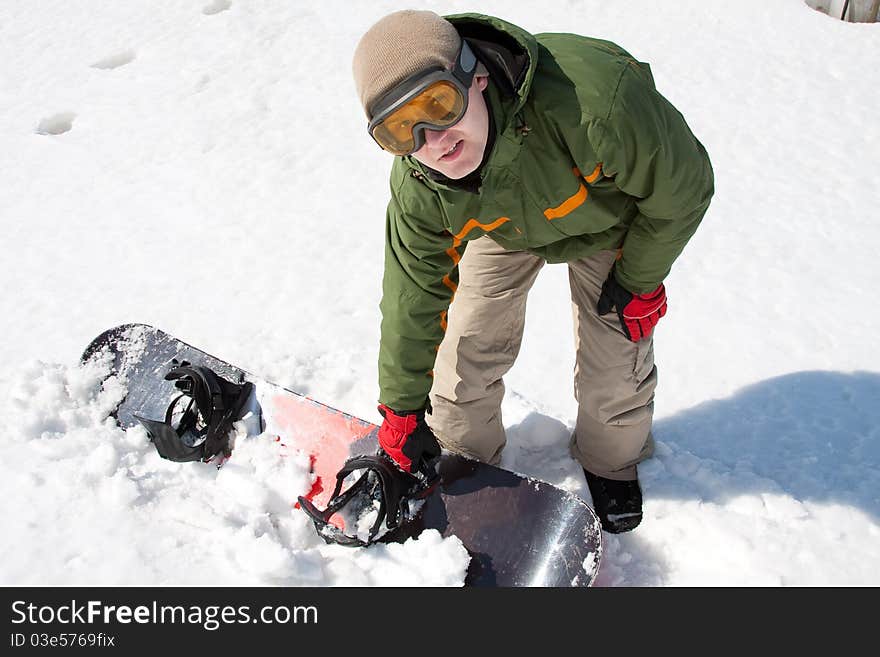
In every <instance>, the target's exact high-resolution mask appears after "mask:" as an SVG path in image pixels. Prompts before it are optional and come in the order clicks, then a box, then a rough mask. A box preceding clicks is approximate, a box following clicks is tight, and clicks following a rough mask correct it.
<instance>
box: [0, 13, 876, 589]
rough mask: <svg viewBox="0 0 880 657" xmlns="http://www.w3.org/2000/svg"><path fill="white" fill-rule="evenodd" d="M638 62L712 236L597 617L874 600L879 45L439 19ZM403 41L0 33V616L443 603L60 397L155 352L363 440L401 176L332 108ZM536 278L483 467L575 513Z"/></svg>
mask: <svg viewBox="0 0 880 657" xmlns="http://www.w3.org/2000/svg"><path fill="white" fill-rule="evenodd" d="M425 6H428V7H429V8H431V9H433V10H435V11H438V12H440V13H452V12H461V11H470V10H478V11H480V12H484V13H490V14H496V15H499V16H501V17H504V18H506V19H508V20H510V21H512V22H514V23H516V24H519V25H521V26H522V27H524V28H526V29H529V30H531V31H533V32H539V31H570V32H578V33H583V34H589V35H593V36H598V37H601V38H606V39H610V40H613V41H615V42H617V43H619V44H621V45H622V46H624V47H625V48H627V49H628V50H630V52H632V53H633V54H634V55H635V56H637V57H638V58H640V59H642V60H645V61H649V62H651V65H652V69H653V73H654V76H655V79H656V81H657V84H658V87H659V88H660V90H661V91H662V92H663V93H664V95H666V96H667V97H668V98H669V99H670V100H671V101H672V102H673V103H674V104H675V105H676V106H677V107H678V108H679V109H680V110H681V111H682V113H683V114H684V115H685V117H686V118H687V120H688V123H689V124H690V125H691V127H692V129H693V130H694V132H695V133H696V134H697V135H698V137H699V138H700V140H701V141H702V142H703V143H704V145H705V146H706V148H707V150H708V152H709V154H710V156H711V158H712V162H713V165H714V168H715V173H716V196H715V199H714V200H713V204H712V207H711V208H710V210H709V213H708V215H707V217H706V219H705V221H704V223H703V225H702V226H701V228H700V229H699V231H698V232H697V234H696V235H695V237H694V238H693V240H692V241H691V242H690V244H689V245H688V247H687V249H686V250H685V252H684V254H683V256H682V257H681V258H680V260H679V261H678V262H677V263H676V265H675V267H674V269H673V272H672V274H671V276H670V277H669V279H668V280H667V281H666V284H667V290H668V294H669V300H670V309H669V313H668V315H667V316H666V317H665V318H664V319H663V321H662V322H661V324H660V326H659V328H658V331H657V336H656V342H655V349H656V360H657V363H658V367H659V373H660V384H659V388H658V391H657V399H656V416H655V417H656V423H655V430H654V436H655V440H656V443H657V453H656V455H655V457H654V458H653V459H651V460H650V461H648V462H646V463H644V464H643V465H642V466H640V474H641V479H642V484H643V489H644V493H645V500H646V502H645V519H644V521H643V523H642V525H641V526H640V527H639V528H638V529H637V530H636V531H635V532H633V533H631V534H627V535H620V536H611V535H607V534H606V535H605V539H606V540H605V547H604V550H603V556H602V562H601V565H600V571H599V576H598V578H597V580H596V583H597V584H599V585H603V586H632V585H638V586H684V585H774V586H775V585H793V586H804V585H866V584H867V585H877V584H880V575H878V572H880V568H878V566H880V492H878V491H880V404H878V399H880V354H878V350H877V349H876V346H875V345H876V343H877V340H876V339H875V338H874V334H875V325H876V324H877V320H878V317H880V311H878V310H877V309H876V306H875V304H874V303H873V301H874V299H875V298H876V289H877V287H878V285H877V284H878V276H877V273H876V272H877V270H876V251H877V248H878V246H880V225H878V223H877V221H876V218H877V211H876V205H877V199H878V198H880V184H878V181H877V180H878V179H877V161H878V156H880V122H878V121H877V107H880V69H878V67H876V66H873V67H872V66H870V65H869V59H868V58H869V56H872V53H877V52H880V50H878V48H880V26H878V25H867V24H851V23H844V22H841V21H839V20H836V19H832V18H829V17H828V16H826V15H823V14H822V13H820V12H817V11H814V10H813V9H811V8H810V7H808V6H807V5H806V4H805V3H804V2H803V1H802V0H777V2H773V3H765V2H760V1H759V0H743V1H742V2H737V3H723V2H720V1H711V2H706V1H704V0H681V1H679V2H675V3H654V2H648V1H647V0H630V1H629V2H627V3H607V2H600V1H598V0H584V1H583V2H580V3H571V2H565V3H561V2H560V3H552V4H545V5H542V7H541V9H540V11H536V10H535V9H534V3H530V2H523V1H521V0H508V1H506V2H500V1H499V0H486V1H484V2H482V3H480V5H479V6H476V5H471V4H468V3H465V2H459V1H455V2H436V3H430V4H427V5H425ZM398 8H400V5H398V4H396V3H392V2H390V1H388V0H378V1H371V2H324V3H321V4H320V5H319V4H317V3H304V2H282V1H281V0H277V1H275V2H270V1H268V0H267V1H262V2H256V1H246V0H203V1H202V2H196V3H181V2H176V1H174V0H154V1H152V2H130V3H101V5H100V6H97V5H96V4H95V3H92V2H87V1H86V0H39V1H38V2H35V3H11V2H10V3H3V4H2V5H0V61H2V62H3V64H2V67H0V76H2V77H0V175H2V178H3V181H4V184H3V185H2V186H0V227H2V235H3V241H2V262H0V274H2V280H3V282H4V289H3V291H2V292H0V334H2V335H3V337H4V339H3V341H2V342H0V362H3V363H4V366H3V368H2V370H0V417H2V423H0V427H2V428H0V500H2V504H3V508H2V511H3V513H2V514H0V518H2V519H0V531H2V534H3V535H4V536H6V537H9V538H8V539H7V540H6V541H4V543H3V545H2V548H0V550H2V552H0V582H2V583H3V584H200V583H211V584H265V585H276V584H288V585H289V584H311V585H321V586H324V585H365V586H376V585H398V584H406V585H415V586H425V585H428V586H434V585H456V584H460V583H461V581H462V579H463V575H464V570H465V568H466V562H467V556H466V554H464V552H463V549H462V547H461V544H460V543H459V542H458V541H457V540H456V539H454V538H452V539H446V540H443V539H441V537H440V536H439V535H438V534H436V533H426V534H424V535H423V536H422V537H421V538H420V539H419V540H417V541H410V542H408V543H406V544H403V545H390V546H378V547H371V548H368V549H358V550H352V549H348V548H341V547H338V546H326V545H324V544H323V542H322V541H321V540H320V539H319V538H318V537H317V536H316V535H315V532H314V531H313V529H312V527H311V524H310V523H308V522H307V520H306V519H305V517H304V515H303V514H302V513H301V512H299V511H296V510H295V509H293V508H292V507H291V506H290V502H291V501H292V500H293V499H295V496H296V495H297V494H301V493H302V492H304V491H305V490H307V489H308V487H309V481H308V463H307V462H305V461H304V460H303V457H301V456H298V455H296V454H290V455H288V457H287V458H285V459H279V458H278V455H277V452H276V451H273V450H274V449H275V448H273V447H272V445H271V441H267V440H263V441H261V440H251V441H244V442H242V444H241V446H240V448H237V450H236V455H235V457H234V458H233V459H232V460H231V461H230V462H228V463H227V464H226V465H225V466H224V467H223V468H221V469H220V470H216V469H214V468H211V467H200V466H195V465H193V464H173V463H169V462H167V461H163V460H162V459H160V458H159V457H158V455H157V454H156V453H155V450H153V448H152V447H150V446H149V444H148V443H147V441H146V437H145V435H144V434H143V432H142V430H140V429H132V430H129V431H127V432H124V431H122V430H120V429H118V428H117V427H116V426H115V424H114V423H113V421H112V419H111V418H109V413H110V411H111V410H112V408H113V406H114V405H115V403H116V401H117V400H118V399H119V398H120V396H121V395H122V394H124V390H125V382H124V381H117V380H111V381H110V382H109V384H108V385H106V386H104V387H103V388H102V387H101V386H100V385H99V383H98V382H99V380H100V378H101V374H102V372H101V367H100V363H98V364H95V365H94V366H92V367H90V368H85V369H83V368H79V367H77V366H76V362H77V360H78V357H79V354H80V352H81V350H82V348H83V347H84V346H85V345H86V344H87V343H88V342H89V341H90V340H91V339H92V338H93V337H94V336H95V335H97V334H98V333H100V332H101V331H102V330H104V329H105V328H107V327H110V326H113V325H117V324H121V323H125V322H131V321H137V322H145V323H149V324H153V325H155V326H158V327H160V328H162V329H164V330H166V331H168V332H170V333H172V334H174V335H176V336H178V337H180V338H181V339H184V340H186V341H187V342H189V343H191V344H195V345H197V346H199V347H201V348H203V349H205V350H207V351H209V352H211V353H214V354H217V355H218V356H220V357H222V358H224V359H225V360H228V361H231V362H234V363H237V364H239V365H240V366H242V367H244V368H246V369H248V370H249V371H252V372H255V373H259V374H260V375H262V376H264V377H266V378H267V379H270V380H273V381H275V382H277V383H279V384H281V385H284V386H287V387H290V388H293V389H296V390H300V391H302V392H304V393H306V394H309V395H311V396H313V397H315V398H317V399H319V400H321V401H324V402H326V403H328V404H330V405H332V406H334V407H337V408H344V409H346V410H347V411H349V412H352V413H354V414H355V415H358V416H361V417H364V418H366V419H370V420H373V421H377V420H378V419H379V417H378V414H377V412H376V410H375V400H376V396H377V387H376V380H375V377H376V370H375V367H376V366H375V363H376V356H377V342H378V328H379V312H378V302H379V295H380V281H381V270H382V239H383V220H384V209H385V204H386V202H387V194H388V191H387V190H388V186H387V173H388V169H389V167H390V164H391V162H390V158H389V157H387V156H386V155H385V154H383V153H381V152H380V151H379V150H378V149H376V147H375V144H374V143H373V142H372V140H370V139H369V138H368V137H367V136H366V134H365V133H364V117H363V115H362V112H361V110H360V108H359V107H358V104H357V100H356V96H355V92H354V85H353V83H352V81H351V79H350V61H351V54H352V52H353V49H354V46H355V44H356V43H357V39H358V37H359V36H360V34H361V33H362V32H363V31H364V30H366V28H367V27H369V26H370V25H371V24H372V23H373V22H374V21H375V20H377V19H378V18H379V17H381V16H382V15H384V14H386V13H388V12H390V11H393V10H395V9H398ZM568 298H569V297H568V289H567V276H566V270H565V267H564V266H548V267H545V269H544V271H543V272H542V274H541V276H540V277H539V279H538V282H537V283H536V285H535V288H534V290H533V291H532V294H531V296H530V300H529V310H528V316H527V324H526V336H525V340H524V344H523V349H522V352H521V354H520V357H519V360H518V362H517V365H516V366H515V368H514V369H513V370H512V371H511V373H510V375H509V376H508V377H507V379H506V383H507V387H508V394H507V397H506V399H505V402H504V407H503V411H504V419H505V424H506V426H507V428H508V436H509V443H508V448H507V450H506V451H505V453H504V456H503V462H502V465H504V466H505V467H508V468H510V469H513V470H516V471H519V472H523V473H524V474H527V475H529V476H531V477H535V478H537V479H541V480H545V481H549V482H551V483H554V484H556V485H558V486H561V487H563V488H565V489H567V490H570V491H572V492H574V493H577V494H579V495H581V496H583V497H584V498H585V499H588V500H589V493H588V491H587V489H586V485H585V483H584V481H583V477H582V474H581V473H580V470H579V468H578V466H577V465H576V464H575V463H574V462H573V461H571V459H570V458H569V457H568V452H567V442H568V436H569V433H570V431H571V428H572V426H573V423H574V418H575V413H576V406H575V402H574V399H573V398H572V392H571V389H572V384H571V370H572V366H573V354H572V348H573V347H572V345H573V337H572V334H571V332H572V329H571V325H570V322H569V320H568V317H569V316H570V312H569V307H568V304H569V301H568Z"/></svg>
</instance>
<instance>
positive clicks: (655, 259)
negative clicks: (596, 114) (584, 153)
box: [594, 60, 714, 294]
mask: <svg viewBox="0 0 880 657" xmlns="http://www.w3.org/2000/svg"><path fill="white" fill-rule="evenodd" d="M600 125H601V129H602V132H601V135H600V136H599V139H598V140H597V142H594V143H598V147H597V152H598V153H597V154H598V156H599V159H600V160H601V161H602V171H603V173H604V175H606V176H613V177H614V179H615V184H616V185H617V187H618V188H620V189H621V190H622V191H624V192H625V193H627V194H629V195H630V196H632V197H634V198H635V199H636V207H637V208H638V213H637V215H636V216H635V218H634V220H633V222H632V224H631V226H630V228H629V230H628V232H627V235H626V238H625V240H624V243H623V249H622V254H621V259H620V260H619V261H618V262H617V265H616V267H615V276H616V278H617V280H618V282H619V283H620V284H621V285H623V287H625V288H627V289H628V290H629V291H630V292H633V293H636V294H640V293H645V292H650V291H652V290H654V289H655V288H656V287H657V286H658V285H659V284H660V283H661V282H662V281H663V279H665V278H666V276H667V275H668V274H669V271H670V269H671V267H672V263H673V262H674V261H675V260H676V258H678V256H679V255H680V254H681V252H682V250H683V249H684V246H685V244H687V242H688V240H689V239H690V238H691V236H692V235H693V234H694V232H695V231H696V229H697V226H698V225H699V224H700V221H701V220H702V218H703V215H704V214H705V213H706V209H707V208H708V207H709V201H710V199H711V198H712V194H713V192H714V176H713V173H712V165H711V163H710V162H709V157H708V155H707V154H706V151H705V149H704V148H703V145H702V144H700V142H699V141H698V140H697V138H696V137H694V135H693V133H692V132H691V130H690V128H689V127H688V125H687V123H686V122H685V120H684V117H683V116H682V115H681V114H680V113H679V112H678V111H677V110H676V109H675V108H674V107H673V106H672V104H671V103H670V102H669V101H668V100H666V99H665V98H664V97H663V96H662V95H660V93H659V92H658V91H657V90H656V89H655V88H654V83H653V79H652V78H651V74H650V69H648V68H647V65H639V64H637V63H636V62H634V61H632V60H631V61H630V63H629V64H628V65H627V66H626V68H625V70H624V72H623V74H622V75H621V78H620V83H619V86H618V88H617V92H616V94H615V97H614V101H613V103H612V105H611V109H610V112H609V115H608V117H607V120H605V121H603V122H601V124H600Z"/></svg>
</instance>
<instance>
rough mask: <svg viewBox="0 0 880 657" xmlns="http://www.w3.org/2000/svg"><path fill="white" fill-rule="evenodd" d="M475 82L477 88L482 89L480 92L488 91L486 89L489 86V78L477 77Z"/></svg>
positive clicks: (484, 76)
mask: <svg viewBox="0 0 880 657" xmlns="http://www.w3.org/2000/svg"><path fill="white" fill-rule="evenodd" d="M474 82H476V84H477V86H478V87H479V88H480V91H486V87H488V86H489V76H488V75H477V76H475V77H474Z"/></svg>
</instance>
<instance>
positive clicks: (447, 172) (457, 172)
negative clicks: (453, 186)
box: [434, 153, 480, 180]
mask: <svg viewBox="0 0 880 657" xmlns="http://www.w3.org/2000/svg"><path fill="white" fill-rule="evenodd" d="M462 155H464V153H462ZM479 165H480V163H479V162H454V163H450V164H448V165H446V164H444V163H443V162H438V163H437V166H436V167H434V168H435V169H437V171H439V172H440V173H442V174H443V175H444V176H446V177H447V178H449V179H450V180H461V179H462V178H464V177H465V176H467V175H468V174H470V173H473V172H474V171H475V170H476V168H477V167H478V166H479Z"/></svg>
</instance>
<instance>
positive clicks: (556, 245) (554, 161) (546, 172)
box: [379, 14, 713, 411]
mask: <svg viewBox="0 0 880 657" xmlns="http://www.w3.org/2000/svg"><path fill="white" fill-rule="evenodd" d="M447 19H448V20H450V21H451V22H452V23H453V24H454V25H455V27H456V29H457V30H458V31H459V33H460V34H461V35H462V36H463V37H466V38H468V40H469V42H470V43H471V45H473V46H475V50H476V51H477V54H478V56H479V57H480V59H481V60H482V61H483V62H484V63H485V64H486V65H487V67H488V68H489V71H490V78H489V79H490V84H489V86H488V88H487V91H486V92H485V93H486V94H488V102H489V105H490V111H491V114H492V119H493V121H492V122H493V125H494V130H495V136H494V143H493V144H492V150H491V153H490V154H489V155H488V156H487V158H486V159H485V160H484V164H483V167H482V169H481V170H480V171H481V177H482V180H481V182H480V184H479V191H478V193H474V192H473V191H467V190H463V189H461V188H459V187H456V186H455V183H454V181H448V180H444V179H442V177H440V176H438V175H437V174H436V172H431V171H429V170H428V169H427V168H425V167H423V166H422V165H421V164H420V163H419V162H417V161H416V160H415V159H414V158H412V157H398V158H395V162H394V165H393V167H392V170H391V201H390V203H389V205H388V214H387V222H386V246H385V274H384V279H383V298H382V302H381V306H380V307H381V311H382V330H381V342H380V350H379V387H380V396H379V400H380V402H381V403H383V404H386V405H387V406H389V407H390V408H393V409H395V410H398V411H406V410H416V409H420V408H423V407H424V406H425V404H426V402H427V398H428V393H429V391H430V388H431V383H432V369H433V367H434V360H435V357H436V354H437V348H438V346H439V344H440V341H441V340H442V339H443V333H444V330H445V328H446V312H447V310H448V308H449V304H450V302H451V301H452V297H453V295H454V292H455V288H456V285H457V283H458V267H457V265H458V261H459V260H460V259H461V256H462V255H463V253H464V251H465V248H466V245H467V242H468V241H469V240H472V239H476V238H478V237H482V236H483V235H489V236H490V237H491V238H492V239H493V240H495V241H496V242H497V243H498V244H499V245H501V246H503V247H504V248H506V249H511V250H524V251H529V252H531V253H534V254H537V255H539V256H541V257H542V258H544V259H545V260H546V261H547V262H551V263H555V262H568V261H572V260H576V259H579V258H583V257H586V256H589V255H591V254H593V253H595V252H597V251H599V250H602V249H618V248H620V249H621V258H620V259H619V260H618V262H617V265H616V268H615V272H616V277H617V279H618V281H619V282H620V283H621V284H622V285H623V286H624V287H625V288H627V289H628V290H630V291H631V292H634V293H642V292H648V291H651V290H654V289H655V288H656V287H657V286H658V285H659V284H660V282H662V281H663V279H664V278H665V277H666V276H667V274H668V273H669V270H670V267H671V266H672V263H673V262H674V261H675V259H676V258H677V257H678V255H679V254H680V253H681V251H682V249H683V248H684V245H685V244H686V243H687V241H688V240H689V239H690V237H691V236H692V235H693V233H694V231H695V230H696V228H697V226H698V224H699V223H700V220H701V219H702V217H703V215H704V213H705V211H706V209H707V207H708V205H709V200H710V198H711V196H712V193H713V175H712V167H711V164H710V163H709V158H708V156H707V155H706V151H705V150H704V148H703V146H702V145H701V144H700V142H699V141H697V139H696V137H694V135H693V134H692V133H691V131H690V129H689V128H688V126H687V124H686V123H685V120H684V118H683V117H682V116H681V114H680V113H679V112H678V111H677V110H676V109H675V108H674V107H673V106H672V105H671V104H670V103H669V102H668V101H667V100H666V99H665V98H663V96H661V95H660V94H659V93H658V92H657V91H656V89H655V88H654V81H653V78H652V76H651V72H650V68H649V66H648V65H647V64H644V63H640V62H637V61H636V60H635V59H633V58H632V56H631V55H629V53H627V52H626V51H624V50H623V49H621V48H620V47H618V46H616V45H614V44H613V43H610V42H608V41H601V40H598V39H591V38H587V37H582V36H577V35H573V34H538V35H531V34H529V33H528V32H526V31H524V30H522V29H521V28H518V27H516V26H515V25H512V24H510V23H507V22H505V21H502V20H500V19H497V18H492V17H487V16H480V15H477V14H462V15H458V16H448V17H447Z"/></svg>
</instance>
